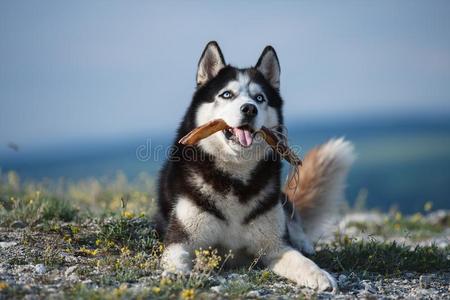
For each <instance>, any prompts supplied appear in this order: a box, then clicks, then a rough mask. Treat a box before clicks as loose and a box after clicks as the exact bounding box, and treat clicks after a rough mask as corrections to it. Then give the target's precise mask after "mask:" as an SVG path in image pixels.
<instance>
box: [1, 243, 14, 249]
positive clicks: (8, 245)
mask: <svg viewBox="0 0 450 300" xmlns="http://www.w3.org/2000/svg"><path fill="white" fill-rule="evenodd" d="M15 245H17V242H0V248H2V249H6V248H9V247H12V246H15Z"/></svg>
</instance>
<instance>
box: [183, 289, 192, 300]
mask: <svg viewBox="0 0 450 300" xmlns="http://www.w3.org/2000/svg"><path fill="white" fill-rule="evenodd" d="M194 297H195V290H194V289H184V290H182V291H181V299H185V300H192V299H194Z"/></svg>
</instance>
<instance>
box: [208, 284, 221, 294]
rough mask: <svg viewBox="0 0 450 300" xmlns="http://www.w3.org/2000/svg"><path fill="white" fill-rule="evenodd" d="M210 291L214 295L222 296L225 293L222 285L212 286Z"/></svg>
mask: <svg viewBox="0 0 450 300" xmlns="http://www.w3.org/2000/svg"><path fill="white" fill-rule="evenodd" d="M210 290H211V291H213V292H214V293H217V294H220V293H222V291H223V287H222V286H221V285H216V286H212V287H211V288H210Z"/></svg>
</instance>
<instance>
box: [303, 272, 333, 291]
mask: <svg viewBox="0 0 450 300" xmlns="http://www.w3.org/2000/svg"><path fill="white" fill-rule="evenodd" d="M296 281H297V284H298V285H301V286H304V287H308V288H311V289H314V290H318V291H321V292H323V291H328V292H336V291H337V283H336V280H335V279H334V278H333V276H331V275H330V274H329V273H328V272H326V271H325V270H322V269H320V268H319V267H315V268H312V269H310V270H308V271H306V270H304V271H303V272H301V274H299V276H297V280H296Z"/></svg>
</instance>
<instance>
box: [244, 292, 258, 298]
mask: <svg viewBox="0 0 450 300" xmlns="http://www.w3.org/2000/svg"><path fill="white" fill-rule="evenodd" d="M246 296H247V297H249V298H259V297H260V296H261V293H260V292H258V291H250V292H248V293H247V295H246Z"/></svg>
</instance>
